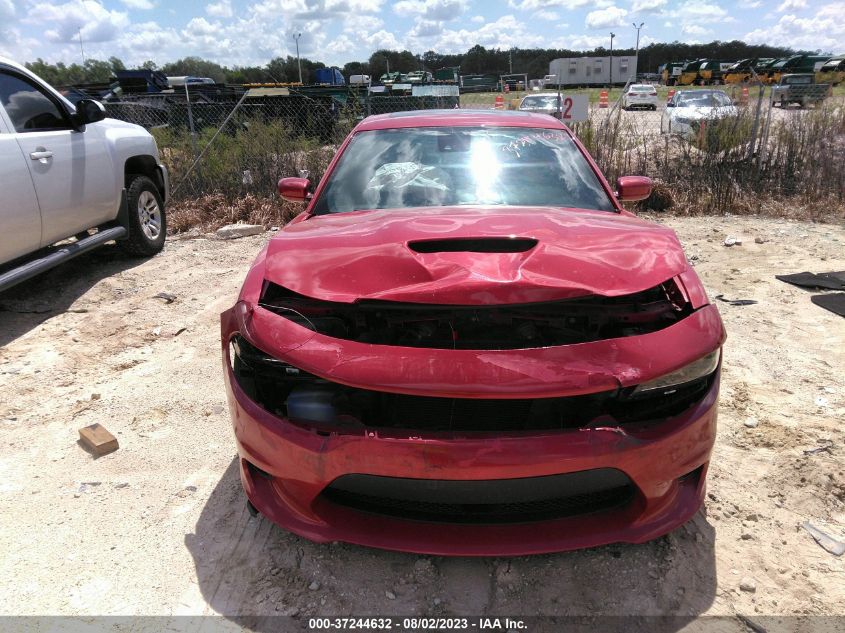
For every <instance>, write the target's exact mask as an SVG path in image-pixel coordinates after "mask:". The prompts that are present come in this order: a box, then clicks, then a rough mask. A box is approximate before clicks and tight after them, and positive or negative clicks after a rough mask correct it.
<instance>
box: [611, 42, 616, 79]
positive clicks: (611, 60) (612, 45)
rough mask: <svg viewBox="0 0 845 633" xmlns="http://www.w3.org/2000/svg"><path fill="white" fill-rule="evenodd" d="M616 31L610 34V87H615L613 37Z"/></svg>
mask: <svg viewBox="0 0 845 633" xmlns="http://www.w3.org/2000/svg"><path fill="white" fill-rule="evenodd" d="M614 37H616V33H611V34H610V87H611V88H613V38H614Z"/></svg>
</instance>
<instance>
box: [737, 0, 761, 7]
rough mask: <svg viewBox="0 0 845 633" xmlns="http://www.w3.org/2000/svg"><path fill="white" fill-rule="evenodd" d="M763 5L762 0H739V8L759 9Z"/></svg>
mask: <svg viewBox="0 0 845 633" xmlns="http://www.w3.org/2000/svg"><path fill="white" fill-rule="evenodd" d="M762 6H763V1H762V0H740V2H739V8H740V9H759V8H760V7H762Z"/></svg>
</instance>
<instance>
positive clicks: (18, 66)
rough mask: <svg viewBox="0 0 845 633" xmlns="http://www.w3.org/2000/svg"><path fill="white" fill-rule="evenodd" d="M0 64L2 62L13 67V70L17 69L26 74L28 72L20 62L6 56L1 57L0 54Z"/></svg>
mask: <svg viewBox="0 0 845 633" xmlns="http://www.w3.org/2000/svg"><path fill="white" fill-rule="evenodd" d="M0 64H3V65H5V66H10V67H11V68H14V69H15V70H19V71H21V72H23V73H26V74H27V75H28V74H30V73H29V71H28V70H27V69H26V68H25V67H24V66H22V65H21V64H19V63H17V62H13V61H12V60H11V59H9V58H8V57H3V56H2V55H0Z"/></svg>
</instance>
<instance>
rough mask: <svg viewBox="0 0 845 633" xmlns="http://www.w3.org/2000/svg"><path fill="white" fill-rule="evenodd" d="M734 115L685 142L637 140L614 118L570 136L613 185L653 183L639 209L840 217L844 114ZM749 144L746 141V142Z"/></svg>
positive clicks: (837, 109) (837, 106)
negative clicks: (631, 180) (638, 179)
mask: <svg viewBox="0 0 845 633" xmlns="http://www.w3.org/2000/svg"><path fill="white" fill-rule="evenodd" d="M767 107H768V106H764V107H763V108H762V113H761V117H760V121H759V124H758V127H757V132H756V136H755V135H753V134H752V129H753V128H754V116H755V112H754V110H753V109H752V108H743V109H740V110H739V113H738V114H737V115H736V116H731V117H728V118H726V119H723V120H721V121H719V122H718V123H712V124H708V125H706V126H705V127H704V129H703V130H701V132H700V133H698V134H695V135H694V136H692V137H689V138H687V137H681V136H676V135H668V134H666V135H661V136H655V135H650V134H641V133H640V132H638V130H637V129H636V128H635V127H634V124H633V122H632V120H631V119H625V118H624V117H623V116H622V113H621V112H618V111H617V112H615V113H612V114H610V115H604V116H601V117H593V118H591V119H590V120H589V121H586V122H583V123H578V124H576V126H575V132H576V134H578V136H579V138H581V139H582V141H583V142H584V143H585V145H586V146H587V148H588V149H589V150H590V152H591V153H592V155H593V156H594V157H595V159H596V161H597V162H598V164H599V166H600V167H601V169H602V170H603V171H604V173H605V174H606V175H607V176H608V179H610V180H611V182H613V180H615V178H617V177H618V176H622V175H625V174H641V175H646V176H650V177H651V178H652V179H654V180H656V181H657V183H658V185H659V186H658V187H657V188H656V195H655V196H654V197H653V198H652V199H650V200H648V201H646V203H645V204H643V205H641V206H643V207H646V208H649V207H650V208H656V209H658V210H664V209H666V208H667V207H668V208H671V210H672V211H673V212H675V213H679V214H722V213H737V214H749V213H762V214H767V215H775V216H790V217H798V218H804V219H834V218H843V217H845V107H843V103H842V100H841V99H836V100H835V101H834V100H829V101H828V102H827V103H825V104H824V105H822V106H819V107H817V108H815V109H813V110H810V111H806V112H789V113H787V114H785V115H784V116H780V115H779V116H776V117H772V119H771V120H770V121H769V122H768V124H767V114H768V113H767V111H766V110H767ZM752 139H754V140H753V142H752Z"/></svg>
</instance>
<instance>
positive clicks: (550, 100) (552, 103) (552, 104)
mask: <svg viewBox="0 0 845 633" xmlns="http://www.w3.org/2000/svg"><path fill="white" fill-rule="evenodd" d="M557 103H558V99H557V95H534V96H531V97H525V99H523V100H522V105H521V106H519V107H520V108H523V109H525V108H542V109H544V110H552V109H553V110H557Z"/></svg>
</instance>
